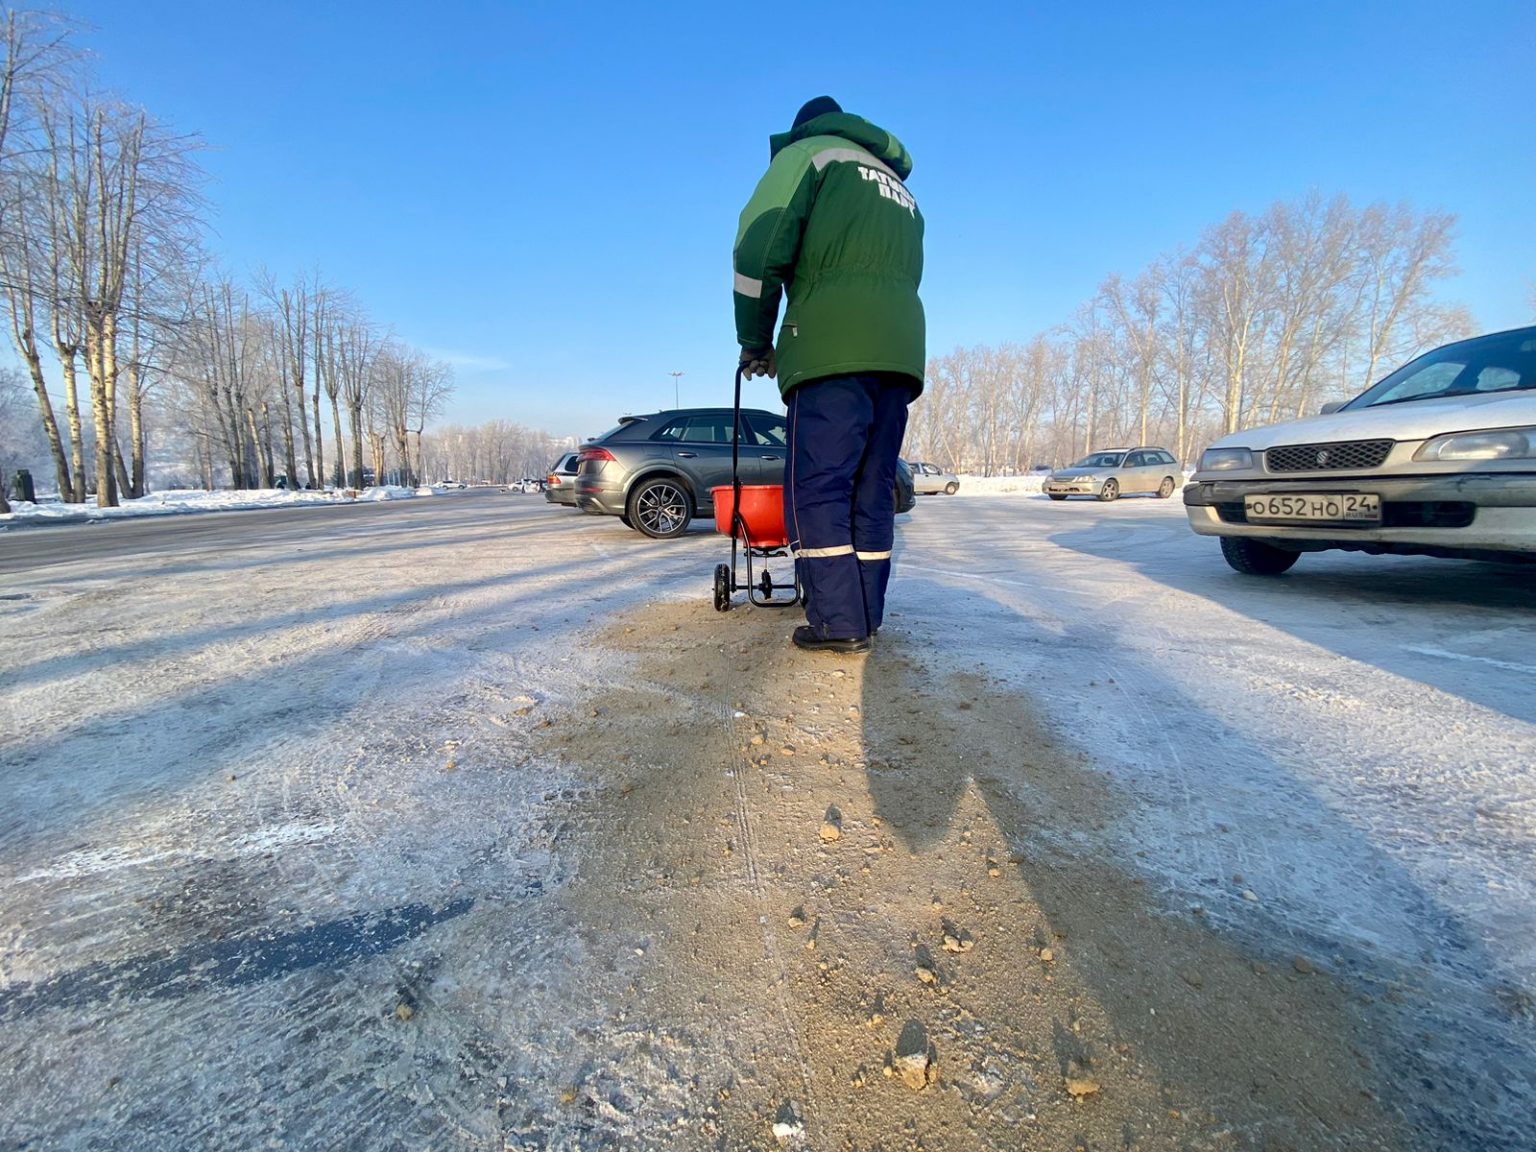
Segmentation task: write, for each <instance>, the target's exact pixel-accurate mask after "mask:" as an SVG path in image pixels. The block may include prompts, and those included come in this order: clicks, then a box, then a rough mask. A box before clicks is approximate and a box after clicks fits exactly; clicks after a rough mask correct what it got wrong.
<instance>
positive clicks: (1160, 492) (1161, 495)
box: [1157, 476, 1173, 500]
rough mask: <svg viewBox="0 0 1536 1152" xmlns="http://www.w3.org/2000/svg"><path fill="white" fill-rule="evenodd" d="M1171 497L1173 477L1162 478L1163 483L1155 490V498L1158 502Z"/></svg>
mask: <svg viewBox="0 0 1536 1152" xmlns="http://www.w3.org/2000/svg"><path fill="white" fill-rule="evenodd" d="M1172 495H1173V477H1172V476H1164V477H1163V482H1162V483H1161V484H1159V485H1158V488H1157V498H1158V499H1159V500H1166V499H1168V497H1170V496H1172Z"/></svg>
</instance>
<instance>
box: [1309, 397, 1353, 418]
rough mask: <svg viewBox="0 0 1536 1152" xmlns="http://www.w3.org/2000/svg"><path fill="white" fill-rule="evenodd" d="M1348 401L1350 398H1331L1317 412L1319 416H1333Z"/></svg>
mask: <svg viewBox="0 0 1536 1152" xmlns="http://www.w3.org/2000/svg"><path fill="white" fill-rule="evenodd" d="M1348 403H1349V401H1348V400H1330V401H1328V403H1326V404H1324V405H1323V406H1322V407H1321V408H1319V409H1318V410H1317V414H1318V415H1319V416H1331V415H1332V414H1333V413H1335V412H1337V411H1338V410H1339V409H1340V408H1342V407H1344V405H1346V404H1348Z"/></svg>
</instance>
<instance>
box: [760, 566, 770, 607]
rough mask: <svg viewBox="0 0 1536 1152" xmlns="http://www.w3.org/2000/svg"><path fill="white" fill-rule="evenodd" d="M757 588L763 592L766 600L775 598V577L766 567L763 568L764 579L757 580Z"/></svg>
mask: <svg viewBox="0 0 1536 1152" xmlns="http://www.w3.org/2000/svg"><path fill="white" fill-rule="evenodd" d="M757 589H758V591H759V592H761V593H762V594H763V599H764V600H772V599H773V577H772V576H771V575H770V574H769V572H768V569H766V568H764V569H763V576H762V579H761V580H759V581H758V582H757Z"/></svg>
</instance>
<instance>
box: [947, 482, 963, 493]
mask: <svg viewBox="0 0 1536 1152" xmlns="http://www.w3.org/2000/svg"><path fill="white" fill-rule="evenodd" d="M958 491H960V485H958V484H956V483H955V482H954V481H950V482H949V483H948V484H946V485H944V495H946V496H953V495H954V494H955V493H956V492H958Z"/></svg>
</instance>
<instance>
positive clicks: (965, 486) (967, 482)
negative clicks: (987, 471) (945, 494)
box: [956, 472, 1046, 496]
mask: <svg viewBox="0 0 1536 1152" xmlns="http://www.w3.org/2000/svg"><path fill="white" fill-rule="evenodd" d="M1045 477H1046V473H1044V472H1032V473H1029V474H1028V475H1025V476H970V475H967V474H964V473H962V474H961V475H960V477H959V480H960V491H959V492H957V493H956V495H957V496H1002V495H1007V494H1009V493H1014V492H1026V493H1028V492H1039V491H1040V484H1041V482H1042V481H1044V480H1045Z"/></svg>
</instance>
